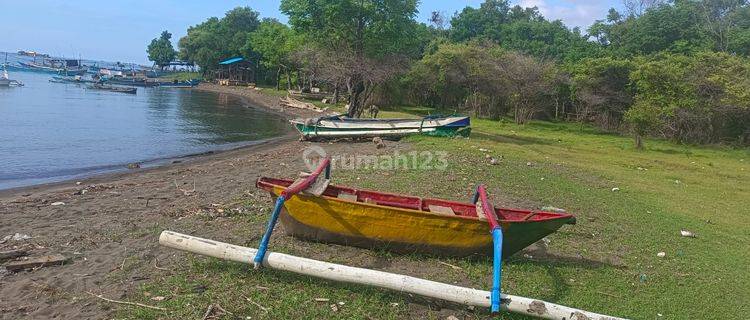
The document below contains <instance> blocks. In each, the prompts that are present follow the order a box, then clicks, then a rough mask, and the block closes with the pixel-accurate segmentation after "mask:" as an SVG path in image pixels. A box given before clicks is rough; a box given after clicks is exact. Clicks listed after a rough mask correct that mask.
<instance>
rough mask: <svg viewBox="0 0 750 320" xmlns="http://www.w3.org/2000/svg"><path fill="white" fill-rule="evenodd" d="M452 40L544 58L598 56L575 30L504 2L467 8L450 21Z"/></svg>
mask: <svg viewBox="0 0 750 320" xmlns="http://www.w3.org/2000/svg"><path fill="white" fill-rule="evenodd" d="M450 35H451V39H452V40H454V41H467V40H471V39H488V40H492V41H494V42H496V43H498V44H500V45H501V46H502V47H503V48H507V49H512V50H517V51H521V52H524V53H528V54H531V55H533V56H536V57H541V58H548V59H549V58H551V59H559V60H572V61H576V60H580V59H581V58H583V57H590V56H594V55H596V49H595V45H594V44H593V43H590V42H589V41H587V39H586V38H587V37H585V36H583V35H581V34H580V32H579V31H578V30H577V29H576V30H570V29H568V28H567V27H565V25H564V24H563V23H562V22H561V21H559V20H557V21H547V20H546V19H545V18H544V17H543V16H542V15H541V13H539V10H538V9H537V8H521V7H520V6H514V7H511V6H510V5H509V3H508V1H505V0H486V1H485V2H483V3H482V4H481V5H480V7H479V8H472V7H466V8H464V9H463V11H461V12H460V13H458V14H457V15H456V16H454V17H453V19H452V20H451V32H450Z"/></svg>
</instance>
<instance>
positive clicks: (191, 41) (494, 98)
mask: <svg viewBox="0 0 750 320" xmlns="http://www.w3.org/2000/svg"><path fill="white" fill-rule="evenodd" d="M417 6H418V1H417V0H399V1H383V0H356V1H355V0H282V1H281V7H280V9H281V12H282V13H284V14H285V15H287V16H288V18H289V23H288V25H287V24H283V23H280V22H279V21H277V20H275V19H270V18H264V19H261V18H260V15H259V13H258V12H256V11H254V10H252V9H250V8H247V7H240V8H235V9H233V10H231V11H229V12H227V13H226V15H225V16H224V17H222V18H209V19H208V20H206V21H204V22H203V23H200V24H198V25H195V26H192V27H190V28H189V29H188V32H187V35H186V36H185V37H183V38H181V39H180V40H179V43H178V47H179V51H178V56H179V57H180V58H181V59H184V60H188V61H191V62H194V63H196V64H197V65H199V66H200V67H201V69H202V70H203V72H204V73H205V74H206V75H210V72H211V71H212V70H214V69H215V68H216V67H217V63H218V62H219V61H220V60H222V59H226V58H229V57H233V56H243V57H245V58H246V59H249V60H250V61H253V62H254V63H255V64H256V65H257V66H258V69H259V72H258V73H257V77H258V79H257V82H258V83H262V84H270V85H275V86H277V88H281V87H285V88H287V89H289V88H296V89H298V90H309V89H310V88H311V87H322V88H324V89H327V90H329V91H330V92H332V93H333V94H334V96H335V100H339V99H346V100H347V102H348V104H349V105H350V108H349V111H348V112H349V115H350V116H360V115H361V114H362V112H363V110H364V109H365V106H368V105H370V104H381V105H393V106H398V105H425V106H431V107H435V108H438V109H443V110H447V111H455V112H462V113H469V114H472V115H474V116H476V117H486V118H492V119H498V118H501V117H510V118H512V119H513V120H514V121H515V122H517V123H525V122H526V121H529V120H531V119H546V120H559V121H578V122H586V123H592V124H594V125H596V126H599V127H601V128H602V129H604V130H609V131H617V132H631V133H632V134H634V137H635V138H636V139H635V140H636V143H637V145H638V146H640V141H641V137H643V136H657V137H664V138H669V139H673V140H676V141H681V142H686V143H717V142H726V143H741V144H748V143H750V6H749V5H748V3H747V1H745V0H674V1H659V0H626V1H625V8H626V9H625V10H624V11H623V12H620V11H617V10H615V9H610V10H609V12H608V14H607V16H606V17H603V19H601V20H597V21H596V22H595V23H594V24H592V25H591V26H590V27H589V28H588V29H587V30H581V29H579V28H568V27H566V26H565V25H564V24H563V23H562V22H561V21H559V20H548V19H546V18H545V17H544V16H542V15H541V13H540V12H539V10H538V9H537V8H522V7H520V6H512V5H510V4H509V2H508V1H507V0H486V1H484V2H483V3H482V4H481V5H480V6H479V7H466V8H464V9H463V10H461V11H459V12H456V13H455V14H453V15H452V16H450V17H448V16H446V15H445V14H443V13H441V12H433V13H432V15H431V19H430V21H429V23H419V22H417V21H416V15H417V13H418V12H417Z"/></svg>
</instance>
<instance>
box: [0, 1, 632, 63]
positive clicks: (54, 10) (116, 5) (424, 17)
mask: <svg viewBox="0 0 750 320" xmlns="http://www.w3.org/2000/svg"><path fill="white" fill-rule="evenodd" d="M0 2H2V5H0V13H1V14H2V15H1V16H2V20H3V32H2V36H1V37H0V39H1V40H0V50H1V51H10V52H15V51H18V50H33V51H37V52H42V53H48V54H51V55H53V56H64V57H69V58H78V57H79V56H80V57H82V58H84V59H91V60H105V61H113V62H115V61H120V62H132V63H140V64H150V63H149V62H148V58H147V55H146V46H147V45H148V44H149V42H151V39H153V38H155V37H157V36H158V35H159V34H160V33H161V31H163V30H169V31H170V32H171V33H172V34H173V38H172V40H173V42H174V43H175V48H176V43H177V39H179V38H180V37H182V36H184V35H185V33H186V32H187V28H188V27H189V26H191V25H195V24H198V23H201V22H202V21H204V20H206V19H207V18H209V17H222V16H223V15H224V13H225V12H226V11H228V10H230V9H232V8H234V7H237V6H250V7H251V8H253V9H254V10H256V11H258V12H260V15H261V17H272V18H277V19H279V20H280V21H282V22H286V21H287V19H286V17H285V16H284V15H283V14H281V12H279V2H280V0H256V1H252V0H245V1H238V0H212V1H204V0H119V1H101V0H74V1H73V0H71V1H62V0H35V1H33V5H31V6H29V3H27V2H25V1H11V0H0ZM482 2H483V1H482V0H469V1H455V0H422V1H421V2H420V6H419V15H418V17H417V20H418V21H420V22H427V21H428V18H429V16H430V13H431V12H432V11H441V12H443V13H445V14H446V15H448V16H451V15H453V13H454V12H456V11H460V10H461V9H463V8H464V7H466V6H472V7H478V6H479V4H480V3H482ZM511 2H512V3H513V4H519V5H521V6H524V7H534V6H536V7H538V8H539V11H540V12H541V13H542V14H543V15H544V16H545V17H547V18H548V19H552V20H555V19H560V20H562V21H563V22H564V23H565V24H566V25H568V26H569V27H574V26H579V27H582V28H583V29H585V28H586V27H588V26H589V25H591V23H593V22H594V20H597V19H603V18H604V16H605V15H606V13H607V10H609V8H611V7H617V8H619V7H622V3H621V1H620V0H603V1H588V0H511Z"/></svg>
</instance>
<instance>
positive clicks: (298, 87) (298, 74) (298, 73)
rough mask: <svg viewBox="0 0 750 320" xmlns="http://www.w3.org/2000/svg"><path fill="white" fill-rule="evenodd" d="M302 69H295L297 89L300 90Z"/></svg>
mask: <svg viewBox="0 0 750 320" xmlns="http://www.w3.org/2000/svg"><path fill="white" fill-rule="evenodd" d="M302 80H303V79H302V71H300V70H297V90H299V91H302Z"/></svg>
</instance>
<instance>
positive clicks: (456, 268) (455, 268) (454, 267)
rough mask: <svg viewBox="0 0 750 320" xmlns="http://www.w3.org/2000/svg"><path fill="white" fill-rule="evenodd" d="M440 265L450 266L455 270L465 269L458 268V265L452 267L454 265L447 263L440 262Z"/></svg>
mask: <svg viewBox="0 0 750 320" xmlns="http://www.w3.org/2000/svg"><path fill="white" fill-rule="evenodd" d="M438 263H439V264H442V265H444V266H449V267H451V268H453V270H463V269H464V268H461V267H459V266H456V265H452V264H450V263H447V262H442V261H438Z"/></svg>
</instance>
